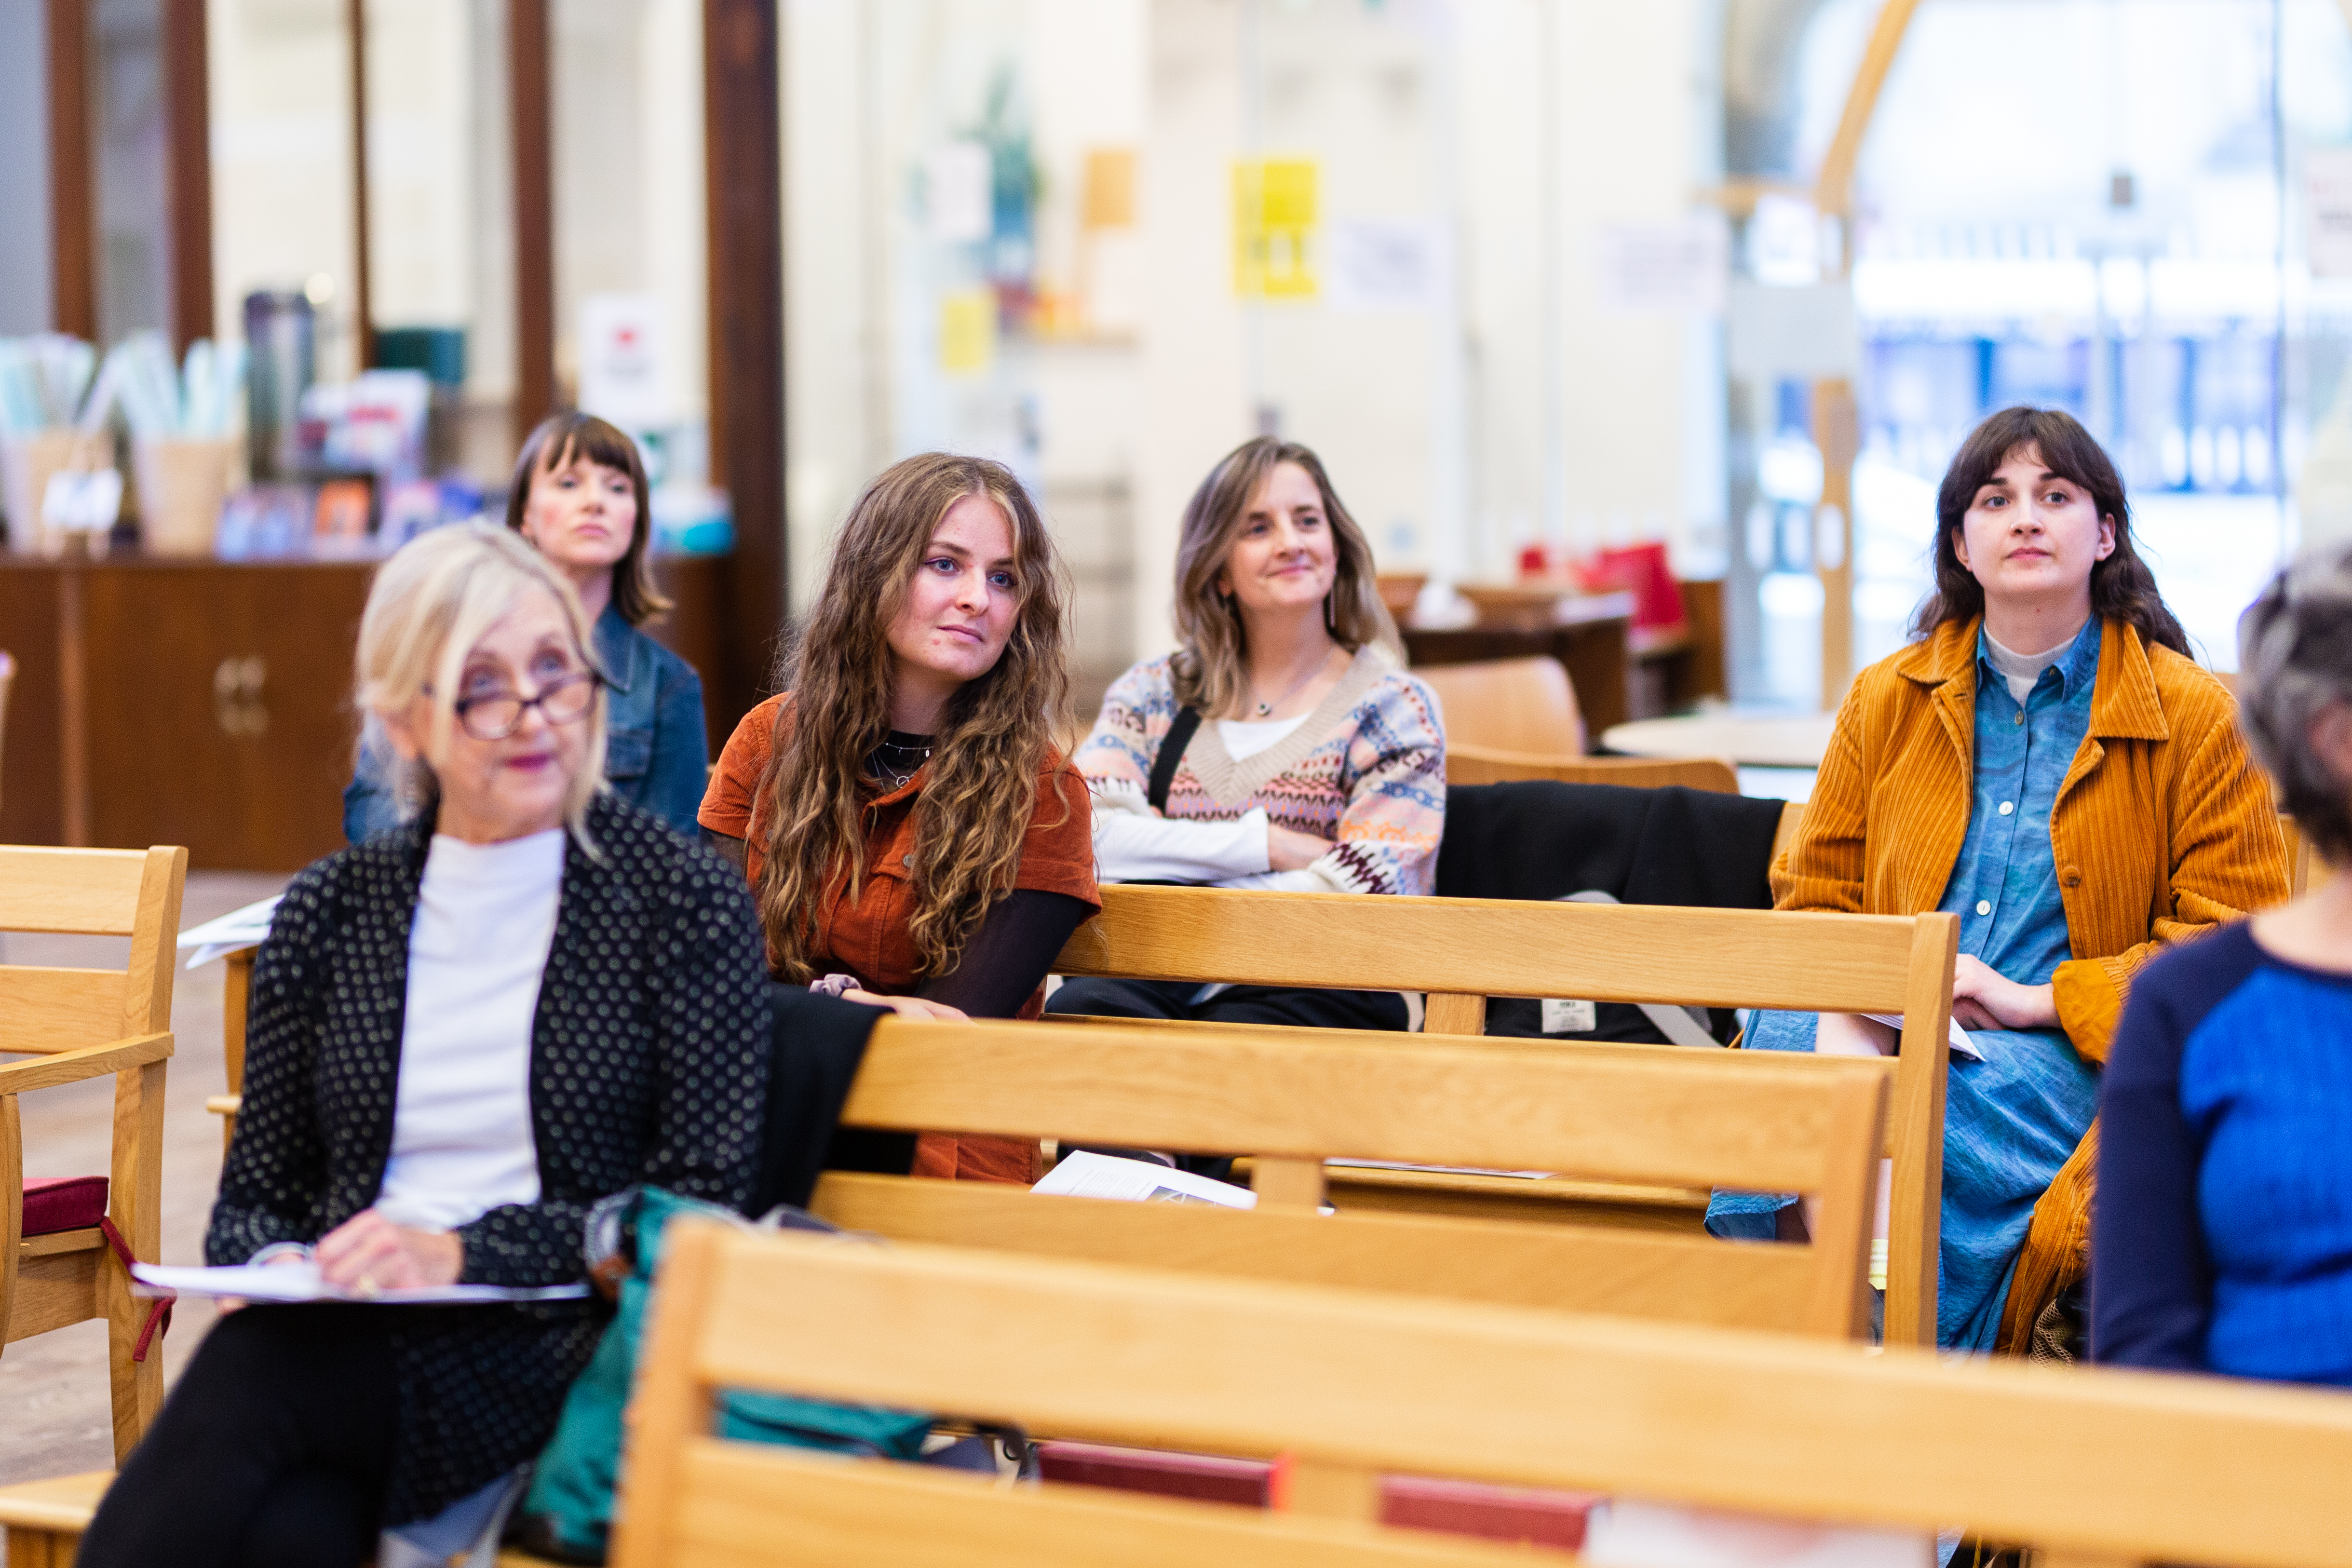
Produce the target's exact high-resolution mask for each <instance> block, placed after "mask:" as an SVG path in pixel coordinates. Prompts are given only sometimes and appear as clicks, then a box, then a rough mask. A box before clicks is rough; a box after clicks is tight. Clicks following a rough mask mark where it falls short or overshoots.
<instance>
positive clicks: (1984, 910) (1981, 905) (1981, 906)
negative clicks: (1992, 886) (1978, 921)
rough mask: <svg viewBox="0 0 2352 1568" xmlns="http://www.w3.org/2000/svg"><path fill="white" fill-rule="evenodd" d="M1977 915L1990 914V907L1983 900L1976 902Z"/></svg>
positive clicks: (1988, 903)
mask: <svg viewBox="0 0 2352 1568" xmlns="http://www.w3.org/2000/svg"><path fill="white" fill-rule="evenodd" d="M1977 913H1979V914H1980V915H1989V914H1990V913H1992V905H1991V904H1990V902H1988V901H1987V900H1983V899H1979V900H1977Z"/></svg>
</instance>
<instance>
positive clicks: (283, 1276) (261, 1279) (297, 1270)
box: [131, 1262, 588, 1306]
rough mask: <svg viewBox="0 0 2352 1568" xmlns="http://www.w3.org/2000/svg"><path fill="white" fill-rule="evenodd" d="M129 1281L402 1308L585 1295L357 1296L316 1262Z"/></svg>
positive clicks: (143, 1274)
mask: <svg viewBox="0 0 2352 1568" xmlns="http://www.w3.org/2000/svg"><path fill="white" fill-rule="evenodd" d="M131 1278H132V1279H136V1280H137V1281H138V1282H139V1283H140V1284H142V1285H147V1286H152V1287H153V1288H154V1289H158V1290H176V1291H178V1292H179V1293H180V1294H181V1295H183V1296H241V1297H243V1298H244V1299H245V1300H248V1301H271V1302H293V1301H372V1302H375V1303H378V1304H384V1303H392V1304H397V1305H403V1306H433V1305H450V1304H455V1303H458V1302H478V1301H575V1300H579V1299H580V1298H582V1297H583V1296H585V1295H587V1294H588V1287H587V1286H585V1285H543V1286H538V1287H535V1288H525V1289H517V1288H514V1287H509V1286H505V1285H434V1286H427V1287H425V1288H424V1289H415V1290H378V1291H376V1292H375V1293H374V1294H373V1295H366V1294H362V1292H360V1291H358V1290H354V1289H349V1288H348V1287H345V1286H340V1285H329V1284H327V1283H326V1282H324V1281H323V1280H321V1279H320V1278H319V1266H318V1265H317V1264H315V1263H310V1262H301V1263H260V1264H255V1263H239V1264H232V1265H230V1266H228V1267H226V1268H166V1267H164V1266H163V1265H162V1264H157V1263H134V1264H132V1265H131Z"/></svg>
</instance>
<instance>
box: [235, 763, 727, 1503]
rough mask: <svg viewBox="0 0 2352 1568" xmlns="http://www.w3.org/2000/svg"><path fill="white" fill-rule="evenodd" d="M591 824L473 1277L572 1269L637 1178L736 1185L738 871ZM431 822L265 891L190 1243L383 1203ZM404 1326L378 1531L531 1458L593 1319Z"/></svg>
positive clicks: (631, 829) (603, 810)
mask: <svg viewBox="0 0 2352 1568" xmlns="http://www.w3.org/2000/svg"><path fill="white" fill-rule="evenodd" d="M588 830H589V837H590V838H591V839H593V842H594V843H595V845H596V847H597V848H598V850H599V851H600V852H601V858H596V857H592V856H591V855H589V854H588V853H586V852H585V851H584V850H583V848H582V847H581V845H580V843H579V841H578V840H577V838H576V837H575V838H573V839H572V840H571V841H570V842H568V843H567V845H566V847H565V850H564V858H563V886H562V897H561V900H560V902H559V904H558V908H557V913H556V922H555V937H554V941H553V942H552V944H551V949H550V951H549V953H548V958H547V971H546V974H545V977H544V978H543V980H542V981H541V987H540V994H539V1010H538V1014H537V1016H536V1019H535V1021H534V1024H533V1026H532V1031H531V1049H530V1120H531V1132H532V1137H533V1139H534V1141H535V1142H536V1143H537V1146H538V1155H539V1181H540V1197H539V1201H538V1202H537V1203H532V1204H514V1205H507V1206H504V1207H500V1208H495V1209H492V1210H491V1211H490V1212H489V1213H488V1214H486V1215H482V1216H481V1217H480V1218H479V1219H477V1220H474V1221H473V1222H471V1223H470V1224H468V1225H466V1226H461V1227H460V1228H459V1230H458V1235H459V1237H461V1238H462V1239H463V1241H464V1244H465V1267H464V1273H463V1275H462V1276H461V1278H462V1279H464V1280H466V1281H468V1282H478V1283H482V1284H491V1285H509V1286H538V1285H554V1284H562V1283H568V1282H570V1281H573V1280H577V1279H582V1278H583V1277H584V1264H583V1258H582V1239H583V1238H582V1228H583V1223H584V1222H585V1219H586V1217H587V1214H588V1210H589V1208H590V1207H591V1205H593V1204H594V1203H595V1202H596V1200H597V1199H599V1198H602V1197H604V1196H605V1195H607V1194H612V1193H615V1192H619V1191H621V1190H622V1189H624V1188H625V1187H628V1186H631V1185H634V1184H639V1183H645V1184H654V1185H658V1186H663V1187H667V1188H670V1189H672V1190H674V1191H677V1192H682V1193H689V1194H694V1195H696V1196H698V1197H704V1198H709V1199H710V1200H712V1201H714V1202H717V1203H721V1204H725V1205H729V1206H730V1207H732V1206H738V1205H740V1204H741V1203H743V1202H744V1201H745V1200H746V1199H747V1198H748V1196H749V1195H750V1193H751V1180H752V1175H753V1170H754V1166H755V1163H756V1161H757V1157H758V1149H759V1133H760V1121H761V1108H762V1102H763V1099H764V1096H765V1091H766V1074H767V1048H768V1047H767V1042H768V1029H769V1013H768V1006H767V1001H766V995H765V984H766V981H767V970H766V964H765V962H764V959H763V952H762V947H761V934H760V925H759V921H758V918H757V916H756V915H755V914H754V912H753V910H752V907H751V898H750V894H749V890H748V889H747V888H746V886H745V884H744V881H743V878H742V876H741V874H740V873H739V872H737V871H735V870H733V869H732V868H730V867H728V866H727V865H726V864H725V863H724V862H722V861H720V860H719V858H717V857H715V856H713V855H711V854H710V853H709V851H708V850H706V849H704V848H702V847H699V846H698V845H691V844H688V842H687V841H686V840H685V839H683V838H681V837H678V836H677V834H675V833H674V832H672V831H671V830H670V829H669V828H668V827H667V826H664V825H663V824H662V823H661V822H659V821H658V820H656V818H655V817H653V816H649V815H647V814H646V813H645V812H642V811H640V810H638V809H637V808H635V806H631V805H626V804H625V803H623V802H621V801H619V800H617V799H615V798H614V797H613V796H612V795H609V794H600V795H598V796H597V798H596V801H595V803H594V804H593V805H592V806H591V807H590V810H589V814H588ZM430 834H431V824H430V822H429V821H426V820H419V821H416V822H413V823H410V824H408V825H406V826H403V827H401V828H398V829H395V830H394V831H392V832H390V833H386V834H383V835H381V836H379V837H374V838H372V839H370V840H368V841H367V842H366V843H364V844H362V845H359V846H357V847H353V848H350V849H346V850H343V851H341V852H340V853H338V854H334V855H331V856H329V857H327V858H325V859H323V860H320V861H319V862H318V863H317V864H315V865H313V866H311V867H310V868H309V869H307V870H305V871H304V872H302V873H301V875H300V876H299V877H297V878H296V879H294V881H293V884H292V885H291V886H290V887H289V888H288V889H287V892H286V898H285V900H284V901H283V902H282V903H280V904H279V905H278V913H277V917H276V919H275V920H274V921H272V923H271V926H270V931H269V938H268V941H267V942H264V943H263V944H262V948H261V952H260V954H259V956H258V958H257V961H256V963H255V965H254V973H253V989H252V1000H251V1003H250V1006H249V1011H248V1013H247V1047H246V1078H245V1105H244V1110H243V1111H242V1113H241V1114H240V1115H239V1116H238V1118H237V1126H236V1141H235V1143H234V1145H233V1146H232V1147H231V1149H230V1150H229V1154H228V1163H227V1165H226V1169H225V1170H224V1171H223V1172H222V1174H221V1190H220V1198H219V1201H218V1202H217V1203H216V1204H215V1205H214V1208H213V1215H212V1225H211V1228H210V1229H209V1231H208V1232H207V1233H206V1235H205V1257H206V1258H208V1259H209V1260H210V1261H211V1262H213V1263H215V1264H226V1263H242V1262H244V1261H245V1260H246V1259H247V1258H250V1257H252V1255H253V1254H254V1253H255V1252H257V1251H258V1250H259V1249H260V1248H262V1247H266V1246H268V1244H270V1243H271V1242H277V1241H299V1242H315V1241H316V1240H317V1239H318V1238H319V1237H321V1236H323V1235H325V1234H326V1233H327V1232H328V1231H330V1230H332V1229H333V1228H334V1227H335V1226H338V1225H341V1223H342V1222H343V1221H345V1220H347V1219H349V1218H351V1217H352V1215H355V1214H358V1213H359V1212H360V1211H361V1210H362V1209H364V1208H366V1207H368V1205H371V1204H373V1202H374V1201H375V1199H376V1195H377V1194H378V1192H379V1191H380V1190H381V1188H382V1186H383V1172H384V1165H385V1163H386V1161H387V1160H388V1159H389V1157H390V1155H391V1152H392V1123H393V1107H394V1089H395V1088H396V1087H397V1084H398V1079H399V1073H400V1045H401V1033H402V1027H403V1025H402V1013H403V1008H404V1004H405V999H406V995H407V973H408V931H409V925H410V922H411V921H413V920H414V918H415V913H416V892H417V885H418V882H419V881H420V879H422V878H423V876H424V871H425V848H426V846H427V845H428V844H429V843H430V842H431V839H430ZM314 1310H316V1309H314ZM401 1321H402V1322H403V1323H404V1325H405V1326H404V1331H403V1332H402V1333H401V1335H400V1336H399V1341H398V1344H397V1347H396V1349H397V1356H398V1361H399V1366H400V1374H401V1440H400V1445H399V1458H398V1461H397V1464H396V1466H395V1472H394V1477H393V1479H392V1485H391V1488H390V1489H389V1492H388V1494H387V1497H386V1514H385V1520H384V1522H385V1523H386V1525H388V1526H389V1525H398V1524H403V1523H406V1522H408V1521H413V1520H417V1519H424V1518H428V1517H430V1516H431V1515H433V1514H434V1513H436V1512H437V1511H439V1510H440V1509H441V1508H442V1507H444V1506H446V1504H447V1503H449V1502H452V1501H455V1500H457V1499H458V1498H461V1497H464V1496H466V1495H467V1493H469V1492H471V1491H473V1490H475V1489H478V1488H479V1487H481V1486H484V1485H486V1484H488V1482H489V1481H491V1480H492V1479H496V1478H497V1477H498V1476H499V1474H501V1473H503V1472H504V1471H505V1470H507V1469H509V1468H511V1467H513V1466H515V1465H517V1464H520V1463H521V1462H522V1461H524V1460H526V1459H528V1458H531V1457H532V1456H533V1455H534V1454H536V1453H537V1451H538V1450H539V1448H540V1447H541V1446H542V1445H543V1444H544V1443H545V1442H546V1440H547V1437H548V1435H549V1434H550V1432H551V1431H552V1430H553V1427H554V1424H555V1417H556V1414H557V1411H558V1409H559V1408H560V1406H561V1405H562V1398H563V1394H564V1390H565V1388H566V1386H567V1385H568V1384H570V1382H571V1380H572V1377H573V1376H574V1375H575V1374H577V1373H578V1372H579V1371H580V1369H581V1368H582V1367H583V1366H584V1365H585V1364H586V1363H587V1361H588V1357H589V1355H590V1353H591V1352H592V1351H593V1349H594V1347H595V1342H596V1337H597V1334H598V1332H599V1331H600V1330H601V1328H602V1326H603V1321H604V1317H603V1313H602V1310H601V1309H600V1308H598V1307H596V1306H594V1305H592V1304H590V1303H584V1302H559V1303H546V1304H538V1305H532V1306H496V1307H419V1308H414V1309H410V1310H408V1311H407V1312H405V1313H404V1314H403V1315H402V1319H401Z"/></svg>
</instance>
